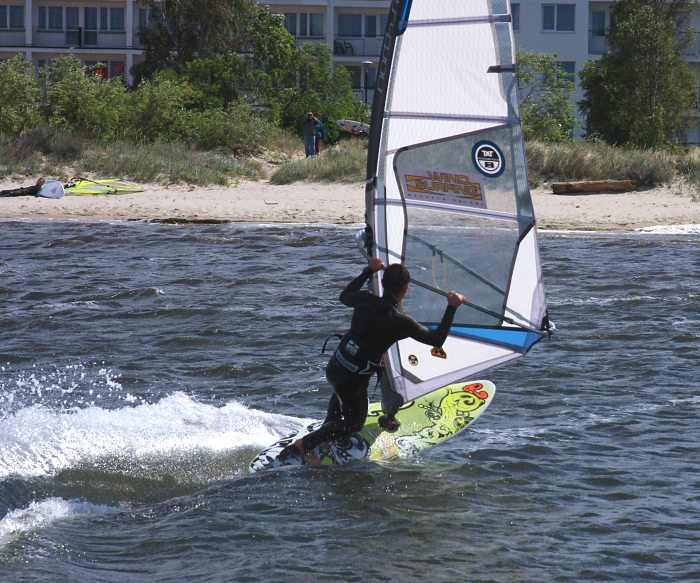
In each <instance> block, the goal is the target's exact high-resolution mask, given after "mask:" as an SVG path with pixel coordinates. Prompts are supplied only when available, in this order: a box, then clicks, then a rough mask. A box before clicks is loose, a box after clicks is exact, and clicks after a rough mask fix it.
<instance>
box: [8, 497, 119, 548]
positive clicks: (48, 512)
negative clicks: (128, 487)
mask: <svg viewBox="0 0 700 583" xmlns="http://www.w3.org/2000/svg"><path fill="white" fill-rule="evenodd" d="M117 511H118V510H117V509H116V508H112V507H109V506H105V505H103V504H92V503H90V502H83V501H80V500H64V499H62V498H48V499H46V500H41V501H39V502H32V503H31V504H30V505H29V506H28V507H27V508H20V509H17V510H12V511H11V512H8V513H7V514H6V515H5V516H4V517H3V518H2V519H1V520H0V548H2V547H3V546H5V545H6V544H8V543H9V542H11V541H12V540H13V539H15V538H16V537H18V536H21V535H23V534H30V533H33V532H36V531H38V530H41V529H44V528H46V527H48V526H51V525H52V524H55V523H56V522H58V521H60V520H63V519H65V518H69V517H73V516H82V515H87V514H105V513H114V512H117Z"/></svg>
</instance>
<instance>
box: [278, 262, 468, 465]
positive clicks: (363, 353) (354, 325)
mask: <svg viewBox="0 0 700 583" xmlns="http://www.w3.org/2000/svg"><path fill="white" fill-rule="evenodd" d="M382 269H384V262H383V261H382V260H381V259H379V258H377V257H371V258H370V259H369V261H368V263H367V267H365V268H364V269H363V270H362V273H361V274H360V275H359V276H357V277H356V278H355V279H353V280H352V281H351V282H350V283H349V284H348V285H347V287H346V288H345V289H344V290H343V292H342V293H341V294H340V301H341V302H342V303H343V304H345V305H346V306H348V307H351V308H353V314H352V321H351V324H350V330H349V331H348V332H347V333H346V334H345V335H344V336H343V338H342V340H341V341H340V345H339V346H338V348H337V349H336V351H335V352H334V354H333V356H331V358H330V360H329V362H328V365H327V367H326V379H327V380H328V382H329V383H330V385H331V387H333V394H332V395H331V398H330V401H329V403H328V412H327V414H326V419H325V421H324V422H323V425H321V427H319V428H318V429H317V430H316V431H313V432H311V433H309V434H308V435H306V436H304V437H302V438H301V439H298V440H296V441H295V442H294V443H292V444H290V445H288V446H287V447H285V448H284V449H283V450H282V452H280V454H279V457H280V459H281V460H282V461H284V460H286V459H287V458H288V457H289V456H290V455H292V454H293V453H296V454H297V455H302V456H303V458H304V460H305V461H306V462H307V463H308V464H310V465H318V464H319V463H320V459H319V458H318V456H317V455H316V454H315V453H314V451H313V450H314V448H315V447H317V446H318V445H320V444H321V443H324V442H328V441H331V440H334V439H338V438H342V437H345V436H349V435H351V434H353V433H355V432H357V431H360V429H362V427H363V426H364V423H365V420H366V418H367V387H368V386H369V381H370V378H371V377H372V375H373V374H374V373H375V372H378V371H379V370H380V365H379V361H380V359H381V357H382V354H384V353H385V352H386V351H387V350H388V349H389V347H390V346H391V345H392V344H394V343H395V342H397V341H399V340H403V339H404V338H413V339H414V340H417V341H418V342H421V343H423V344H428V345H431V346H441V345H442V344H443V342H445V339H446V338H447V334H448V332H449V330H450V326H451V325H452V320H453V319H454V315H455V312H456V311H457V308H458V307H459V306H460V304H461V303H462V302H463V301H464V296H463V295H462V294H460V293H458V292H454V291H453V292H450V293H449V294H448V295H447V307H446V309H445V313H444V315H443V317H442V320H441V321H440V324H439V325H438V326H437V328H435V329H434V330H430V329H428V328H427V327H426V326H423V325H422V324H419V323H418V322H416V321H415V320H414V319H413V318H412V317H411V316H409V315H407V314H404V313H402V312H399V310H398V304H399V302H400V301H401V300H402V299H403V297H404V296H405V295H406V292H407V291H408V284H409V282H410V275H409V272H408V270H407V269H406V268H405V267H404V266H403V265H401V264H399V263H395V264H392V265H390V266H389V267H387V268H386V269H385V270H384V275H383V277H382V286H383V288H384V295H383V296H382V297H381V298H380V297H377V296H376V295H375V294H373V293H372V292H370V291H368V290H362V286H363V285H364V284H365V283H366V282H367V280H368V279H369V278H370V277H372V276H373V275H374V274H375V273H376V272H378V271H380V270H382ZM394 412H395V411H394ZM389 419H393V415H391V416H390V417H389ZM393 421H394V423H393V428H394V429H397V428H398V425H399V423H398V421H397V420H395V419H393ZM385 425H386V426H390V425H391V423H390V422H389V423H386V422H385Z"/></svg>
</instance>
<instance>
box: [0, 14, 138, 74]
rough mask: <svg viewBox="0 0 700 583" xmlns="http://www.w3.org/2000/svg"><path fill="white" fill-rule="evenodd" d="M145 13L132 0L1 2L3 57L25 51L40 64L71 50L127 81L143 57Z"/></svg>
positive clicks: (88, 62)
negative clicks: (140, 30)
mask: <svg viewBox="0 0 700 583" xmlns="http://www.w3.org/2000/svg"><path fill="white" fill-rule="evenodd" d="M146 17H147V11H146V9H145V8H142V7H139V6H138V5H137V3H136V2H134V1H133V0H100V1H99V2H93V1H90V0H87V1H75V0H72V1H71V0H24V1H17V0H0V59H2V58H5V59H6V58H10V57H12V56H14V55H16V54H22V55H24V56H25V57H26V58H27V59H28V60H30V61H32V62H33V63H34V64H35V65H37V66H41V65H44V64H46V63H48V62H49V61H50V60H51V59H55V58H57V57H59V56H61V55H65V54H68V53H72V54H74V55H76V56H77V57H78V58H79V59H80V60H82V61H83V62H84V63H85V64H87V65H94V64H97V63H103V64H104V65H105V67H104V69H102V70H101V71H100V73H101V74H103V75H105V76H107V77H117V76H119V77H124V78H125V79H126V80H128V81H129V80H131V76H130V73H129V71H130V70H131V67H133V66H134V65H135V64H136V63H137V62H138V61H139V60H140V59H141V58H142V55H143V49H142V47H141V46H140V43H139V40H138V34H137V32H138V27H139V24H140V23H143V22H145V19H146Z"/></svg>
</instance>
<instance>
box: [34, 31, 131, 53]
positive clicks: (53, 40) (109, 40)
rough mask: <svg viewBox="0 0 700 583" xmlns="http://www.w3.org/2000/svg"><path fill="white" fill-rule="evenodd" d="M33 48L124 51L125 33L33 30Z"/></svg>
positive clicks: (125, 45) (125, 46)
mask: <svg viewBox="0 0 700 583" xmlns="http://www.w3.org/2000/svg"><path fill="white" fill-rule="evenodd" d="M32 45H33V46H35V47H47V48H57V49H68V48H71V49H77V48H89V49H125V48H127V44H126V32H124V31H105V30H101V31H97V30H83V29H78V30H35V31H34V34H33V37H32Z"/></svg>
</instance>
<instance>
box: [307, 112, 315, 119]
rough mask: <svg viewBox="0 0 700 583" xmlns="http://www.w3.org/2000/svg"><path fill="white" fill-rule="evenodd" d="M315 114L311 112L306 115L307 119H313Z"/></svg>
mask: <svg viewBox="0 0 700 583" xmlns="http://www.w3.org/2000/svg"><path fill="white" fill-rule="evenodd" d="M313 117H314V114H313V113H311V112H310V111H309V112H308V113H307V114H306V119H313Z"/></svg>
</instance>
